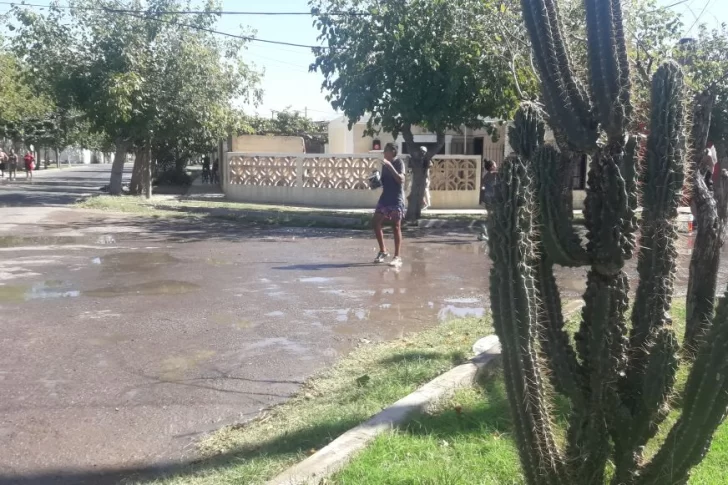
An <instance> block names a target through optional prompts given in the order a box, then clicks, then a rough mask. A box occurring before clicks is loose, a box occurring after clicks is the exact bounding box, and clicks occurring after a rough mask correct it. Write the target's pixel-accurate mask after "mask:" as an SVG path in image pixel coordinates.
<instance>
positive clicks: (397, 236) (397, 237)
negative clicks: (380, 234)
mask: <svg viewBox="0 0 728 485" xmlns="http://www.w3.org/2000/svg"><path fill="white" fill-rule="evenodd" d="M400 249H402V219H397V220H396V221H394V257H395V258H397V257H399V251H400Z"/></svg>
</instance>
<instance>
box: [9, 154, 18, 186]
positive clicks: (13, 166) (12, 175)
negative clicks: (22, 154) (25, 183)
mask: <svg viewBox="0 0 728 485" xmlns="http://www.w3.org/2000/svg"><path fill="white" fill-rule="evenodd" d="M13 179H15V180H18V155H17V154H16V153H15V149H14V148H11V149H10V154H9V155H8V180H13Z"/></svg>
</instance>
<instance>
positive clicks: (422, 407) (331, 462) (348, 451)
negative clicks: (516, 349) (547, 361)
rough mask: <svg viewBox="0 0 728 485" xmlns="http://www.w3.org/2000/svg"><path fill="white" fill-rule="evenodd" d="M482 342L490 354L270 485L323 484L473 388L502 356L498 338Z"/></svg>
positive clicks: (427, 386) (402, 402)
mask: <svg viewBox="0 0 728 485" xmlns="http://www.w3.org/2000/svg"><path fill="white" fill-rule="evenodd" d="M480 342H481V343H480V346H481V347H485V348H486V350H485V351H484V352H482V353H480V354H479V355H477V356H476V357H474V358H473V359H471V360H470V361H468V363H466V364H463V365H460V366H457V367H455V368H454V369H452V370H450V371H448V372H446V373H444V374H442V375H441V376H439V377H437V378H435V379H434V380H432V381H430V382H428V383H427V384H425V385H424V386H422V387H421V388H419V389H418V390H416V391H415V392H413V393H412V394H410V395H409V396H406V397H404V398H402V399H400V400H399V401H397V402H396V403H394V404H393V405H392V406H390V407H388V408H386V409H385V410H384V411H382V412H380V413H379V414H377V415H376V416H374V417H373V418H371V419H370V420H369V421H367V422H365V423H362V424H360V425H359V426H357V427H356V428H353V429H351V430H349V431H347V432H346V433H344V434H342V435H341V436H339V437H338V438H337V439H335V440H334V441H332V442H331V443H330V444H329V445H328V446H326V447H324V448H322V449H321V450H319V451H317V452H316V453H314V454H313V455H311V456H310V457H308V458H306V459H305V460H303V461H302V462H300V463H298V464H297V465H294V466H293V467H291V468H289V469H288V470H286V471H285V472H283V473H281V474H280V475H278V476H277V477H275V478H274V479H272V480H270V481H269V482H268V485H304V484H318V483H321V481H322V480H323V479H325V478H326V477H329V476H331V475H332V474H334V473H336V472H337V471H339V470H341V469H342V468H344V466H346V464H347V463H348V462H349V461H350V460H351V458H352V457H353V456H354V455H355V454H356V453H358V452H360V451H361V450H363V449H364V448H366V446H367V445H368V444H369V443H370V442H371V441H373V440H374V438H376V437H377V436H378V435H379V434H381V433H383V432H385V431H387V430H390V429H392V428H394V427H396V426H398V425H400V424H403V423H405V422H407V421H408V420H409V419H410V417H411V416H412V415H413V414H416V413H423V412H425V411H427V410H428V409H429V408H431V407H432V406H433V405H435V404H437V402H439V401H441V400H443V399H445V398H447V397H448V396H450V395H452V393H453V392H454V391H455V390H457V389H461V388H464V387H468V386H471V385H472V384H473V383H474V382H475V381H476V380H477V379H478V377H479V376H480V375H481V373H483V371H484V370H485V369H486V368H487V367H488V366H489V365H490V364H492V363H493V361H495V360H496V359H497V358H498V357H499V356H500V352H501V348H500V342H498V337H496V336H495V335H491V336H488V337H485V338H484V339H481V341H480Z"/></svg>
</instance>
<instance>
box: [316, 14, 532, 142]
mask: <svg viewBox="0 0 728 485" xmlns="http://www.w3.org/2000/svg"><path fill="white" fill-rule="evenodd" d="M310 4H311V7H312V13H313V14H314V16H315V21H314V25H315V26H316V28H317V29H318V30H319V32H320V33H321V35H320V38H321V39H322V40H324V41H325V45H326V46H327V47H325V48H321V49H317V50H316V56H317V57H316V61H315V62H314V64H313V65H312V66H311V69H312V70H317V71H319V72H321V73H322V74H323V75H324V77H325V81H324V84H323V88H324V89H326V90H327V91H329V93H330V94H329V96H328V99H329V100H330V101H331V105H332V106H333V107H334V108H335V109H337V110H341V111H343V112H344V114H345V115H346V116H347V117H348V118H349V120H350V123H354V122H356V121H357V120H358V119H360V118H363V117H364V116H365V115H367V114H370V115H371V118H370V120H369V125H368V126H369V129H370V131H371V130H374V129H376V127H381V129H382V130H384V131H385V132H388V133H393V134H395V135H396V134H398V133H401V132H402V130H403V129H404V128H405V127H407V126H413V125H419V126H422V127H424V128H425V129H427V130H430V131H432V132H444V131H445V130H447V129H460V128H461V127H462V125H467V126H470V127H476V126H482V118H481V117H482V116H483V115H484V114H485V115H488V116H491V117H495V118H504V119H508V117H509V116H510V115H511V114H512V112H513V110H514V108H515V106H516V102H517V100H518V93H517V87H516V83H515V81H514V77H513V75H512V74H511V66H510V65H509V59H510V58H511V56H510V55H508V52H506V49H505V47H504V42H502V39H501V41H499V40H498V38H499V36H498V35H496V34H495V32H498V31H499V30H500V28H494V26H495V24H497V23H498V22H503V19H504V18H510V19H515V15H514V12H513V10H511V9H507V10H506V8H505V5H506V4H504V3H502V2H490V1H480V0H457V1H455V2H453V1H442V0H414V1H404V0H388V1H384V2H379V1H372V0H312V1H311V2H310ZM501 5H503V6H504V7H503V11H501ZM334 11H356V12H366V13H368V14H370V15H350V16H335V15H329V13H328V12H334Z"/></svg>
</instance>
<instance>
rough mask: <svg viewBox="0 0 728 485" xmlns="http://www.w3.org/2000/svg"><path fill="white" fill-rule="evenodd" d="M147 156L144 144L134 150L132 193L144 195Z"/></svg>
mask: <svg viewBox="0 0 728 485" xmlns="http://www.w3.org/2000/svg"><path fill="white" fill-rule="evenodd" d="M145 156H146V152H145V151H144V147H143V146H140V147H137V148H136V149H135V150H134V168H133V169H132V171H131V182H129V193H130V194H131V195H142V190H143V187H142V184H143V182H142V179H143V175H144V157H145Z"/></svg>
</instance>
